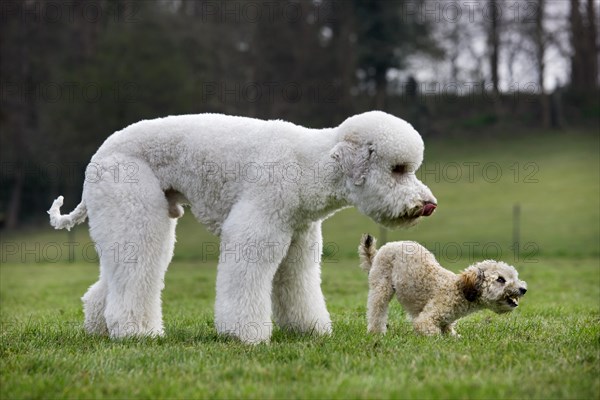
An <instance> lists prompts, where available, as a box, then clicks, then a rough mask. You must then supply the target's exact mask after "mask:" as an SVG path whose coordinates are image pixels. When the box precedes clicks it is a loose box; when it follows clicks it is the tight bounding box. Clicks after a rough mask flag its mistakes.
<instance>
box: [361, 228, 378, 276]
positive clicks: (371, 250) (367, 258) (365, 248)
mask: <svg viewBox="0 0 600 400" xmlns="http://www.w3.org/2000/svg"><path fill="white" fill-rule="evenodd" d="M376 244H377V239H375V238H374V237H373V236H371V235H369V234H368V233H365V234H364V235H362V238H360V245H359V246H358V256H359V257H360V267H361V268H362V269H363V271H365V272H366V273H369V271H370V270H371V265H372V264H373V258H375V254H377V247H376V246H375V245H376Z"/></svg>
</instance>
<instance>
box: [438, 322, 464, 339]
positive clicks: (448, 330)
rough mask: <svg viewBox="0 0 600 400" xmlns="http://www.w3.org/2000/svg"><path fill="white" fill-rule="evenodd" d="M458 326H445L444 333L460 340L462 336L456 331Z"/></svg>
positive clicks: (443, 327) (452, 324) (453, 324)
mask: <svg viewBox="0 0 600 400" xmlns="http://www.w3.org/2000/svg"><path fill="white" fill-rule="evenodd" d="M455 326H456V323H455V322H453V323H451V324H448V325H443V326H442V333H444V334H446V335H450V336H454V337H456V338H459V337H460V335H459V334H458V333H457V332H456V330H455V329H454V328H455Z"/></svg>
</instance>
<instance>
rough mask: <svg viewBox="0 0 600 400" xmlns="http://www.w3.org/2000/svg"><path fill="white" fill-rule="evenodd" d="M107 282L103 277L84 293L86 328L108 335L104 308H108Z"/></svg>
mask: <svg viewBox="0 0 600 400" xmlns="http://www.w3.org/2000/svg"><path fill="white" fill-rule="evenodd" d="M106 294H107V289H106V282H105V280H103V279H102V278H100V280H98V282H96V283H94V284H93V285H92V286H90V288H89V289H88V291H87V292H86V293H85V294H84V295H83V297H82V298H81V300H82V301H83V312H84V314H85V321H84V324H83V326H84V328H85V330H86V332H88V333H90V334H93V335H107V334H108V329H107V327H106V319H105V318H104V310H105V308H106Z"/></svg>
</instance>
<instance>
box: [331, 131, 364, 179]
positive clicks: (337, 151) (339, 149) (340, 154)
mask: <svg viewBox="0 0 600 400" xmlns="http://www.w3.org/2000/svg"><path fill="white" fill-rule="evenodd" d="M373 152H374V150H373V145H372V144H371V143H366V144H362V145H361V144H358V143H355V142H352V141H348V140H343V141H341V142H340V143H338V144H336V145H335V147H334V148H333V149H332V150H331V152H330V153H329V155H330V156H331V158H333V159H334V160H336V161H337V162H338V163H339V165H340V168H341V169H342V171H343V172H344V173H345V174H346V175H347V176H348V177H350V179H352V182H353V183H354V185H356V186H361V185H362V184H363V183H365V177H366V176H367V172H368V171H369V164H370V160H371V156H372V154H373Z"/></svg>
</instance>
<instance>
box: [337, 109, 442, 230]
mask: <svg viewBox="0 0 600 400" xmlns="http://www.w3.org/2000/svg"><path fill="white" fill-rule="evenodd" d="M338 131H339V142H338V143H337V145H336V146H335V147H334V148H333V150H332V151H331V157H333V159H335V160H336V161H337V162H338V163H339V166H340V168H341V170H342V171H343V172H344V175H345V181H344V183H345V188H346V192H347V197H348V200H349V201H350V202H351V203H352V204H353V205H354V206H356V208H358V210H359V211H361V212H362V213H363V214H366V215H367V216H369V217H371V218H372V219H373V220H375V221H376V222H378V223H380V224H382V225H384V226H387V227H390V228H397V227H400V226H407V225H408V226H410V225H413V224H415V223H417V222H418V220H419V219H420V217H426V216H429V215H431V214H432V213H433V211H434V210H435V208H436V206H437V200H436V198H435V197H434V196H433V194H432V193H431V191H430V190H429V188H428V187H427V186H425V185H424V184H423V183H422V182H421V181H419V180H418V179H417V177H416V176H415V172H416V171H417V169H418V168H419V167H420V166H421V162H422V161H423V150H424V145H423V139H421V136H420V135H419V134H418V133H417V131H416V130H415V129H414V128H413V127H412V126H411V125H410V124H409V123H408V122H406V121H404V120H402V119H400V118H396V117H394V116H393V115H390V114H386V113H384V112H381V111H370V112H366V113H363V114H359V115H355V116H353V117H350V118H348V119H347V120H345V121H344V122H343V123H342V124H341V125H340V126H339V127H338Z"/></svg>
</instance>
